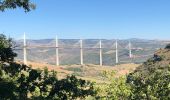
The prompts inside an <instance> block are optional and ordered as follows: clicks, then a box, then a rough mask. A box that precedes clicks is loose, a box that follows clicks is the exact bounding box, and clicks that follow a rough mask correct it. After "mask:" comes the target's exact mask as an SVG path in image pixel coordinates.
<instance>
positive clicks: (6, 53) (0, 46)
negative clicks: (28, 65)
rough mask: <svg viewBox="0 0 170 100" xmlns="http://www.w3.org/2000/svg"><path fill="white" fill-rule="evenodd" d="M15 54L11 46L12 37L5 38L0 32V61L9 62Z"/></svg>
mask: <svg viewBox="0 0 170 100" xmlns="http://www.w3.org/2000/svg"><path fill="white" fill-rule="evenodd" d="M16 56H17V55H16V53H14V52H13V48H12V39H10V38H9V39H7V38H6V36H5V35H3V34H0V61H1V62H2V61H3V62H10V61H13V60H14V57H16Z"/></svg>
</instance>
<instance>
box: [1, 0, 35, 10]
mask: <svg viewBox="0 0 170 100" xmlns="http://www.w3.org/2000/svg"><path fill="white" fill-rule="evenodd" d="M17 7H20V8H23V9H24V10H25V11H26V12H28V11H30V10H31V9H35V4H33V3H31V2H30V0H0V11H4V10H5V9H15V8H17Z"/></svg>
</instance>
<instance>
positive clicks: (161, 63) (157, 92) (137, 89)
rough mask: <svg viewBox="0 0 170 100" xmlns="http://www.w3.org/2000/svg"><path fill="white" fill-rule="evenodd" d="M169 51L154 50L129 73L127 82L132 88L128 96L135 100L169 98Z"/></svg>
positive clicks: (165, 99)
mask: <svg viewBox="0 0 170 100" xmlns="http://www.w3.org/2000/svg"><path fill="white" fill-rule="evenodd" d="M169 59H170V51H169V45H167V46H166V48H165V49H160V50H158V51H156V53H155V54H154V57H152V58H150V59H148V60H147V61H146V62H145V63H143V64H142V65H141V66H139V67H138V68H137V69H136V70H135V71H134V72H132V73H130V74H129V75H128V78H127V82H128V83H129V84H130V86H131V88H132V95H131V96H130V98H132V99H135V100H141V99H142V100H169V99H170V60H169Z"/></svg>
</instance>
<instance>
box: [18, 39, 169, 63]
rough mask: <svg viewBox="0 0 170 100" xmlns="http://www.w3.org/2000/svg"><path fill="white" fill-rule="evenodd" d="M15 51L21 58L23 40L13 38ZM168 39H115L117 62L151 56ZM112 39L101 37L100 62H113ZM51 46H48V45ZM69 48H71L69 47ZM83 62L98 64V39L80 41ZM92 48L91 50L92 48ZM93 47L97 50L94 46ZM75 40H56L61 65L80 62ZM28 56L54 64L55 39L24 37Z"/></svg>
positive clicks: (113, 48)
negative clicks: (117, 53)
mask: <svg viewBox="0 0 170 100" xmlns="http://www.w3.org/2000/svg"><path fill="white" fill-rule="evenodd" d="M129 41H131V44H132V55H133V57H132V58H129V51H128V43H129ZM15 42H16V45H17V48H15V49H16V50H15V52H16V53H17V54H18V57H17V59H18V60H23V51H22V47H23V40H16V41H15ZM168 42H169V41H158V40H145V39H127V40H118V50H119V64H124V63H142V62H144V61H146V60H147V59H148V58H150V57H151V56H152V55H153V54H154V52H155V51H156V50H158V49H159V48H164V47H165V45H166V44H167V43H168ZM114 43H115V40H114V39H113V40H107V39H102V48H103V64H104V65H109V66H110V65H115V61H116V59H115V56H116V55H115V45H114ZM49 46H50V48H47V47H49ZM70 47H72V48H70ZM83 47H84V49H83V51H84V54H83V56H84V63H85V64H95V65H98V64H99V49H97V48H98V47H99V39H85V40H83ZM92 48H93V49H92ZM94 48H96V49H94ZM79 52H80V51H79V40H78V39H60V40H59V58H60V64H61V65H72V64H80V53H79ZM27 55H28V56H27V58H28V60H29V61H31V62H32V61H33V62H39V63H48V64H55V40H53V39H41V40H27Z"/></svg>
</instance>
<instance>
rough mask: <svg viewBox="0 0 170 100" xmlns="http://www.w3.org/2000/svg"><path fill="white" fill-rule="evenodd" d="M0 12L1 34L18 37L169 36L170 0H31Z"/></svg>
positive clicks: (149, 37)
mask: <svg viewBox="0 0 170 100" xmlns="http://www.w3.org/2000/svg"><path fill="white" fill-rule="evenodd" d="M32 1H33V2H34V3H35V4H36V5H37V8H36V10H34V11H31V12H29V13H25V12H24V11H23V10H22V9H17V10H7V11H5V12H0V33H5V34H6V35H10V36H11V37H14V38H21V37H22V35H23V33H24V32H26V35H27V37H28V38H55V35H58V37H59V38H106V39H107V38H108V39H112V38H119V39H122V38H146V39H170V0H32Z"/></svg>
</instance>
